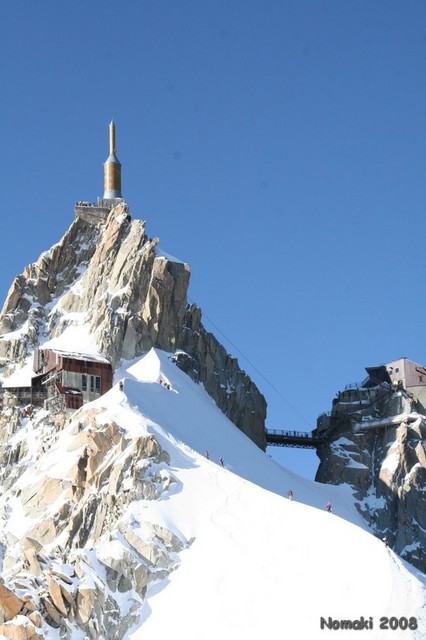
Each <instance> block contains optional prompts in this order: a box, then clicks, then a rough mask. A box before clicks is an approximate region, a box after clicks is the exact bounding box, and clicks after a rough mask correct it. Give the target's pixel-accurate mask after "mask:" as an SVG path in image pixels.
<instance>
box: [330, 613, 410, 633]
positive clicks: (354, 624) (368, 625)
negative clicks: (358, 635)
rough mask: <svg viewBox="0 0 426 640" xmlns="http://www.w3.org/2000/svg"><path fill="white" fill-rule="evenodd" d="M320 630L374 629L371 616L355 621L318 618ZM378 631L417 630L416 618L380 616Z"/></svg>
mask: <svg viewBox="0 0 426 640" xmlns="http://www.w3.org/2000/svg"><path fill="white" fill-rule="evenodd" d="M320 628H321V629H323V630H326V629H329V630H330V631H338V630H341V629H343V630H353V631H362V630H365V631H370V630H371V629H374V619H373V617H372V616H369V617H368V618H365V617H364V616H361V617H360V618H356V619H355V620H336V619H335V618H332V617H331V616H328V618H324V617H323V616H321V618H320ZM379 629H384V630H389V631H396V630H397V629H400V630H401V631H405V630H406V629H417V618H415V617H414V616H411V617H410V618H406V617H404V616H402V617H400V618H397V617H396V616H392V617H388V616H382V617H381V618H380V620H379Z"/></svg>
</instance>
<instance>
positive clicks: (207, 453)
mask: <svg viewBox="0 0 426 640" xmlns="http://www.w3.org/2000/svg"><path fill="white" fill-rule="evenodd" d="M204 455H205V456H206V459H207V460H208V459H209V452H208V451H207V449H206V451H205V453H204Z"/></svg>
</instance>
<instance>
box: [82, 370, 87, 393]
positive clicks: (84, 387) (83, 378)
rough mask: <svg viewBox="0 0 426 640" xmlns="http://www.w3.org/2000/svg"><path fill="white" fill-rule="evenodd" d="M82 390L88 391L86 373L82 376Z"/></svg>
mask: <svg viewBox="0 0 426 640" xmlns="http://www.w3.org/2000/svg"><path fill="white" fill-rule="evenodd" d="M81 390H82V391H87V375H86V374H85V373H83V374H82V376H81Z"/></svg>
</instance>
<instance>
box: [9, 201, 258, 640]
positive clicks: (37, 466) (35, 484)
mask: <svg viewBox="0 0 426 640" xmlns="http://www.w3.org/2000/svg"><path fill="white" fill-rule="evenodd" d="M189 277H190V270H189V267H188V265H187V264H184V263H181V262H178V261H176V260H174V259H171V258H169V257H167V256H165V255H163V254H162V253H161V252H160V251H159V249H158V239H153V240H152V239H149V238H148V237H147V236H146V233H145V227H144V223H143V222H141V221H139V220H131V219H130V216H129V214H128V211H127V208H126V205H125V204H123V205H119V206H118V207H116V208H115V209H113V210H112V211H111V213H110V215H109V217H108V219H107V220H106V222H105V223H102V224H93V223H90V222H88V221H85V220H83V219H76V220H75V221H74V222H73V224H72V225H71V227H70V228H69V230H68V231H67V233H66V234H65V235H64V237H63V238H62V240H61V241H60V242H59V243H58V244H56V245H55V246H53V247H52V248H51V249H50V250H49V251H46V252H45V253H43V254H42V255H41V256H40V258H39V259H38V261H37V262H36V263H35V264H32V265H29V266H28V267H27V268H26V269H25V271H24V273H23V274H22V275H20V276H18V277H17V278H16V279H15V280H14V282H13V284H12V286H11V288H10V291H9V293H8V296H7V299H6V301H5V303H4V306H3V309H2V312H1V314H0V332H1V334H2V335H1V336H0V358H1V362H2V365H3V367H2V375H3V378H4V379H7V378H8V376H10V375H11V374H14V373H15V374H16V372H17V371H19V370H20V369H21V368H22V367H23V366H24V364H25V363H26V362H27V363H28V362H29V361H31V359H32V352H33V350H34V348H35V347H36V346H38V345H40V344H43V343H45V342H46V341H49V340H55V339H57V340H59V341H60V340H61V339H63V337H64V335H66V334H67V332H69V331H73V329H76V331H75V335H76V336H86V337H87V339H88V340H89V342H90V344H93V345H94V346H95V347H96V348H97V350H98V351H99V352H101V353H102V354H103V355H104V356H106V357H107V358H108V359H109V360H110V361H111V363H112V364H113V367H117V366H118V365H119V364H120V363H122V362H123V361H124V360H126V361H127V360H132V359H134V358H137V357H138V356H141V355H142V354H145V353H146V352H148V351H150V350H151V348H152V347H158V348H159V349H162V350H164V351H167V352H171V353H172V354H173V355H172V356H171V357H172V358H173V361H174V362H175V364H177V365H178V366H179V367H180V368H181V369H182V370H183V371H185V372H186V373H187V374H188V375H189V376H190V377H191V378H192V379H193V380H194V381H196V382H197V383H202V384H203V385H204V387H205V389H206V391H207V392H208V393H209V394H210V395H211V396H212V398H213V399H214V400H215V401H216V403H217V405H218V406H219V408H220V409H221V410H222V411H223V412H224V413H225V414H226V415H227V416H228V417H229V418H230V419H231V420H232V421H233V422H234V424H236V425H237V426H238V427H239V428H240V429H241V430H242V431H243V432H245V433H246V434H247V435H248V436H249V437H250V438H252V440H254V441H255V442H256V443H257V444H258V445H259V446H260V447H262V448H263V447H264V446H265V440H264V419H265V414H266V403H265V400H264V398H263V396H262V395H261V394H260V393H259V391H258V390H257V388H256V387H255V385H254V384H253V383H252V382H251V380H250V379H249V378H248V377H247V376H246V374H245V373H244V372H243V371H241V369H240V368H239V366H238V363H237V361H236V360H235V359H234V358H231V357H230V356H229V355H228V354H227V353H226V351H225V349H224V348H223V347H222V346H221V345H220V344H219V342H218V341H217V340H216V338H215V337H214V336H213V335H212V334H210V333H208V332H207V331H206V330H205V329H204V327H203V325H202V322H201V311H200V309H198V308H197V307H196V306H195V305H191V306H189V305H188V304H187V297H186V294H187V288H188V284H189ZM73 335H74V334H73ZM59 344H60V342H59ZM74 347H75V350H76V351H79V350H80V351H82V352H84V350H85V345H82V344H78V343H76V344H75V345H74ZM164 390H165V389H164ZM167 393H169V391H167ZM170 393H173V391H170ZM110 394H115V395H113V398H112V400H111V398H110V400H109V403H110V404H103V402H104V400H105V398H106V397H107V396H102V397H100V398H99V400H97V401H96V402H95V403H91V404H88V405H86V406H83V407H82V408H81V409H80V410H78V411H76V412H74V413H72V412H70V411H68V412H66V411H65V410H63V409H62V410H61V411H59V412H56V413H55V414H51V413H49V410H48V409H47V408H46V409H45V408H41V407H33V406H32V405H27V406H24V405H23V404H20V403H19V401H18V398H17V396H16V395H15V394H14V393H13V391H11V392H5V393H3V394H1V396H0V488H1V491H0V519H1V524H2V526H1V527H0V573H1V578H0V636H1V637H6V638H10V639H11V640H14V639H18V640H27V639H28V640H37V639H40V640H41V638H44V637H49V638H55V639H57V640H59V639H60V638H61V639H64V640H66V639H69V640H87V639H91V638H92V639H100V638H103V639H104V640H118V639H120V638H123V637H124V636H125V634H126V632H127V630H128V629H130V628H131V627H132V626H134V625H135V624H136V623H137V622H138V620H139V618H140V612H141V607H142V604H143V601H144V597H145V593H146V591H147V588H148V587H149V586H150V585H152V584H154V583H156V582H158V581H160V580H162V579H164V578H165V577H166V576H167V575H168V574H169V573H170V572H171V571H173V570H174V569H175V568H176V567H177V566H178V564H179V557H180V553H181V552H182V551H184V550H185V549H186V548H187V547H188V546H190V545H191V544H192V540H187V539H185V537H184V536H183V535H182V534H180V532H179V531H178V530H177V529H176V527H173V531H172V530H171V529H169V528H168V527H167V526H164V522H158V521H155V520H150V519H149V518H147V517H146V508H147V507H146V502H147V501H155V500H159V501H160V500H161V499H167V497H168V495H169V492H173V491H176V490H179V487H178V485H179V482H178V480H177V479H176V477H175V476H174V475H173V469H172V468H171V465H170V455H169V453H168V451H167V450H165V449H164V448H163V447H162V445H161V444H160V441H159V440H158V439H157V438H156V437H155V436H154V435H153V434H152V433H149V431H148V428H147V423H146V420H144V419H142V418H141V417H140V414H139V413H138V411H137V410H133V408H132V406H130V405H129V403H128V401H127V396H126V394H125V392H123V391H122V390H120V389H119V387H118V385H116V386H115V387H114V388H113V389H112V390H111V391H110V392H109V394H108V396H109V397H110ZM111 406H113V407H114V408H113V409H112V410H111ZM138 416H139V417H138ZM129 425H132V427H131V428H129ZM138 505H140V509H141V510H140V511H138V509H139V506H138ZM46 634H47V635H46Z"/></svg>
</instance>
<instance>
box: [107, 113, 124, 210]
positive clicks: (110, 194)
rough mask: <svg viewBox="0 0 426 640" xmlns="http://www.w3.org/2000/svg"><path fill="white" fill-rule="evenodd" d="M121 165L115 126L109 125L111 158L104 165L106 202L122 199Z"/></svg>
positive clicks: (112, 122) (112, 123)
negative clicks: (118, 156) (116, 145)
mask: <svg viewBox="0 0 426 640" xmlns="http://www.w3.org/2000/svg"><path fill="white" fill-rule="evenodd" d="M121 197H122V196H121V163H120V161H119V159H118V158H117V156H116V148H115V124H114V121H113V120H111V122H110V123H109V156H108V159H107V161H106V162H105V164H104V200H114V199H115V198H121Z"/></svg>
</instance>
